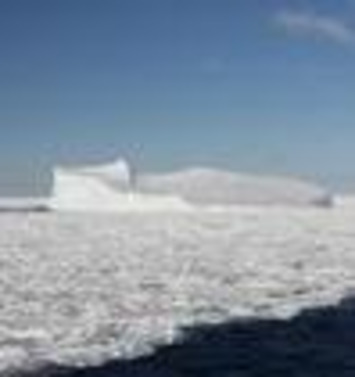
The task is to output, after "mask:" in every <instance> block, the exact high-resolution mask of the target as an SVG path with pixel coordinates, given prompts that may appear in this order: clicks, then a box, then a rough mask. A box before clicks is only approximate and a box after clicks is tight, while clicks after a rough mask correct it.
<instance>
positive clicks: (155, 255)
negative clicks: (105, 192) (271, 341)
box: [0, 206, 355, 371]
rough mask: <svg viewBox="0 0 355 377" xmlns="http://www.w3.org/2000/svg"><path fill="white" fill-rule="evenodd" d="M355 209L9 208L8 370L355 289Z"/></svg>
mask: <svg viewBox="0 0 355 377" xmlns="http://www.w3.org/2000/svg"><path fill="white" fill-rule="evenodd" d="M354 222H355V210H344V208H343V207H339V208H333V209H319V208H318V209H317V208H303V209H301V208H298V209H297V208H285V207H274V208H266V207H246V206H244V207H240V208H237V207H235V208H234V209H233V210H223V209H222V208H219V209H216V210H214V211H208V210H202V209H200V210H195V211H188V212H175V213H168V212H165V213H160V214H159V213H139V214H138V213H132V214H129V213H126V214H117V213H116V214H96V215H94V214H87V213H85V214H70V213H37V214H30V213H26V214H20V213H16V214H8V213H7V214H2V215H0V297H1V302H0V371H1V370H2V371H4V370H6V369H9V368H31V367H32V366H35V365H39V364H45V363H47V362H55V363H59V364H67V365H83V364H85V365H88V364H90V365H91V364H97V363H100V362H102V361H104V360H106V359H110V358H113V357H134V356H137V355H140V354H145V353H149V352H151V351H152V350H153V349H154V346H155V345H156V344H165V343H170V342H171V341H173V339H174V338H175V337H176V336H178V334H179V330H180V329H181V328H182V327H183V326H186V325H192V324H195V323H206V322H207V323H210V322H213V323H214V322H217V323H219V322H223V321H225V320H228V319H232V318H238V317H245V316H248V317H249V316H256V317H288V316H291V315H293V314H295V313H297V312H298V311H299V310H300V309H302V308H305V307H314V306H319V305H323V304H332V303H336V302H337V301H338V300H339V299H341V298H342V297H344V296H346V295H348V294H351V293H352V292H353V290H354V288H355V253H354V244H355V229H354V226H353V224H354Z"/></svg>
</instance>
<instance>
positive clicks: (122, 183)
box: [49, 159, 330, 211]
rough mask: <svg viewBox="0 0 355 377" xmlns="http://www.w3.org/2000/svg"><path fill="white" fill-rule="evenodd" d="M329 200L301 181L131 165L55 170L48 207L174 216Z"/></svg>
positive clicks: (324, 194) (312, 203)
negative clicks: (199, 209)
mask: <svg viewBox="0 0 355 377" xmlns="http://www.w3.org/2000/svg"><path fill="white" fill-rule="evenodd" d="M329 203H330V197H329V196H328V195H327V193H326V192H325V191H324V190H322V189H321V188H319V187H317V186H315V185H313V184H309V183H305V182H302V181H298V180H294V179H286V178H277V177H260V176H252V175H246V174H236V173H232V172H223V171H218V170H212V169H189V170H184V171H180V172H174V173H169V174H155V175H153V174H141V175H138V176H134V174H133V173H132V169H131V168H130V166H129V164H128V163H127V162H126V161H124V160H122V159H119V160H117V161H115V162H113V163H110V164H105V165H99V166H89V167H80V168H70V169H69V168H57V169H55V170H54V182H53V191H52V197H51V198H50V201H49V205H50V207H51V208H52V209H57V210H84V211H85V210H104V211H106V210H112V211H115V210H118V211H120V210H140V211H142V210H143V211H144V210H162V209H164V210H170V209H187V208H193V206H195V205H205V206H208V205H214V206H216V205H217V206H218V205H240V204H276V205H319V204H329Z"/></svg>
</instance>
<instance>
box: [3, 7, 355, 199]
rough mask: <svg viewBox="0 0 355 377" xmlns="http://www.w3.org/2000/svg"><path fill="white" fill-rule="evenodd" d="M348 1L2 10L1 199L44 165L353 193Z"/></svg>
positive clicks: (354, 78) (354, 100)
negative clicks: (213, 171) (249, 179)
mask: <svg viewBox="0 0 355 377" xmlns="http://www.w3.org/2000/svg"><path fill="white" fill-rule="evenodd" d="M354 105H355V1H354V0H308V1H307V0H297V1H296V0H294V1H292V0H289V1H288V0H31V1H29V0H2V1H1V2H0V188H1V189H0V192H6V193H10V194H11V193H13V194H16V193H27V192H32V193H33V192H40V191H41V190H43V188H44V187H48V185H49V182H50V174H49V172H50V167H51V166H52V165H53V164H57V163H60V164H75V163H87V162H101V161H105V160H107V159H109V158H113V157H115V156H116V155H124V156H128V157H129V158H131V159H133V160H134V162H135V164H136V165H138V169H142V170H147V169H149V170H165V169H174V168H178V167H182V166H185V165H212V166H216V167H224V168H233V169H236V170H247V171H255V172H263V173H286V174H294V175H297V176H301V177H302V176H304V177H311V178H314V179H316V180H320V181H323V182H326V183H327V184H329V185H331V186H332V187H339V188H342V187H354V188H355V167H354V165H353V163H352V162H353V161H355V148H354V142H355V124H354V120H355V117H354V113H355V110H354V108H355V106H354Z"/></svg>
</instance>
